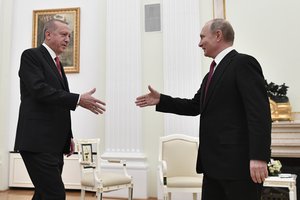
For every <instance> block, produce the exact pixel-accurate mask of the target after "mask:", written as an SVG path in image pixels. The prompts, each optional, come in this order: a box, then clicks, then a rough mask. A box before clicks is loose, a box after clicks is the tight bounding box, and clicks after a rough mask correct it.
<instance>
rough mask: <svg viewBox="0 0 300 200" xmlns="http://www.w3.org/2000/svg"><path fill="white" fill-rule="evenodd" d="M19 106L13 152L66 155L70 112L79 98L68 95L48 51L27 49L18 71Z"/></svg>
mask: <svg viewBox="0 0 300 200" xmlns="http://www.w3.org/2000/svg"><path fill="white" fill-rule="evenodd" d="M19 77H20V93H21V104H20V108H19V119H18V125H17V134H16V139H15V150H19V151H30V152H60V153H62V152H64V153H67V152H69V148H70V139H71V138H72V137H73V135H72V130H71V116H70V110H75V108H76V105H77V101H78V98H79V94H74V93H70V92H69V86H68V81H67V77H66V75H65V73H64V70H63V67H62V77H61V76H60V74H59V72H58V70H57V68H56V65H55V63H54V61H53V59H52V58H51V56H50V54H49V52H48V51H47V49H46V48H45V47H44V46H43V45H41V46H39V47H38V48H32V49H27V50H25V51H24V52H23V53H22V56H21V64H20V69H19Z"/></svg>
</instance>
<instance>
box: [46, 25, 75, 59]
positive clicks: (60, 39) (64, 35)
mask: <svg viewBox="0 0 300 200" xmlns="http://www.w3.org/2000/svg"><path fill="white" fill-rule="evenodd" d="M55 25H56V29H55V30H54V31H50V30H49V31H47V33H46V37H47V40H48V45H49V47H50V48H51V49H52V50H53V51H54V52H55V53H56V55H60V54H61V53H62V52H64V51H65V50H66V48H67V47H68V45H69V43H70V37H71V31H70V28H69V27H68V25H67V24H64V23H62V22H55Z"/></svg>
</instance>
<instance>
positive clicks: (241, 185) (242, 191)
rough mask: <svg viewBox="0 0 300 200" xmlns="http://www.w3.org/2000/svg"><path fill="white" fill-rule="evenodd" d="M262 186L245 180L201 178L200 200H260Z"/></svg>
mask: <svg viewBox="0 0 300 200" xmlns="http://www.w3.org/2000/svg"><path fill="white" fill-rule="evenodd" d="M262 187H263V185H262V184H256V183H254V182H253V181H252V180H251V179H250V178H249V179H245V180H218V179H214V178H210V177H207V176H205V175H204V176H203V184H202V200H260V199H261V191H262Z"/></svg>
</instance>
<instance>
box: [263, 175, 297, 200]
mask: <svg viewBox="0 0 300 200" xmlns="http://www.w3.org/2000/svg"><path fill="white" fill-rule="evenodd" d="M296 178H297V175H295V174H291V177H288V178H286V177H280V175H279V176H269V177H268V178H266V179H265V182H264V187H283V188H288V189H289V197H290V200H297V187H296Z"/></svg>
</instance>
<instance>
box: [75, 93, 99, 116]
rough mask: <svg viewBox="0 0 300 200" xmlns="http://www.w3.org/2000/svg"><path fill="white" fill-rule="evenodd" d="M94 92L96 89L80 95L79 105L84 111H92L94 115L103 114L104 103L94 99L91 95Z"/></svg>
mask: <svg viewBox="0 0 300 200" xmlns="http://www.w3.org/2000/svg"><path fill="white" fill-rule="evenodd" d="M95 92H96V88H94V89H92V90H91V91H89V92H86V93H84V94H81V95H80V100H79V105H80V106H81V107H83V108H85V109H88V110H90V111H92V112H93V113H95V114H97V115H98V114H103V112H105V107H104V106H105V103H104V102H103V101H101V100H99V99H96V98H95V97H93V96H92V95H93V94H94V93H95Z"/></svg>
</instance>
